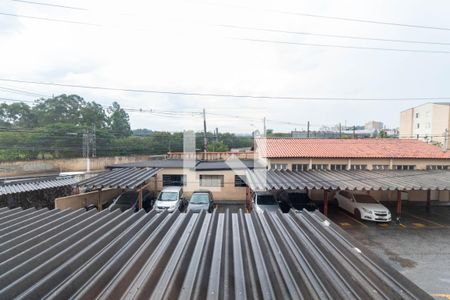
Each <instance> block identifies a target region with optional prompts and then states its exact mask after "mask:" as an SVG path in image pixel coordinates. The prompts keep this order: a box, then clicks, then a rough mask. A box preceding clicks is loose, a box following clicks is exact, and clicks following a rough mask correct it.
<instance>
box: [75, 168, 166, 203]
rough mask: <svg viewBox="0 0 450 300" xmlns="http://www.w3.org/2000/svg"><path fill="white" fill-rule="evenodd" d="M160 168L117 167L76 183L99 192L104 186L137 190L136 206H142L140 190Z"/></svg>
mask: <svg viewBox="0 0 450 300" xmlns="http://www.w3.org/2000/svg"><path fill="white" fill-rule="evenodd" d="M159 170H161V168H134V167H130V168H118V169H112V170H108V171H105V172H102V173H100V174H99V175H97V176H95V177H92V178H88V179H85V180H83V181H80V182H79V183H78V186H79V187H85V188H88V189H92V190H99V192H101V190H102V189H104V188H116V189H132V190H136V191H137V192H138V195H139V196H138V207H139V208H142V190H143V189H144V188H145V187H146V186H147V184H146V183H147V181H148V180H149V179H150V178H151V177H153V176H155V175H156V174H157V173H158V171H159Z"/></svg>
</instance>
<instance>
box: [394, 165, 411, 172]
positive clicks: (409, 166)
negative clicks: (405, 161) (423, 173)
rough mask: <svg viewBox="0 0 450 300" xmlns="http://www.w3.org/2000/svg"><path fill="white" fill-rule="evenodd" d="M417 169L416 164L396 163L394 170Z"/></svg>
mask: <svg viewBox="0 0 450 300" xmlns="http://www.w3.org/2000/svg"><path fill="white" fill-rule="evenodd" d="M415 169H416V166H415V165H395V166H394V170H401V171H411V170H415Z"/></svg>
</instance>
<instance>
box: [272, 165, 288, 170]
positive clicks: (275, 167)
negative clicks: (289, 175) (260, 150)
mask: <svg viewBox="0 0 450 300" xmlns="http://www.w3.org/2000/svg"><path fill="white" fill-rule="evenodd" d="M287 166H288V165H287V164H271V165H270V169H272V170H287Z"/></svg>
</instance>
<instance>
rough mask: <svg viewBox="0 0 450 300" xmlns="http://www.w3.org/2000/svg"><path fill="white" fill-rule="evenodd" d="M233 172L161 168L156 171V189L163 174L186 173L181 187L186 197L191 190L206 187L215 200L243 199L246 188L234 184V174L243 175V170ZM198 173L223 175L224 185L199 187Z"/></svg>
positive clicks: (159, 186) (161, 181)
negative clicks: (184, 182)
mask: <svg viewBox="0 0 450 300" xmlns="http://www.w3.org/2000/svg"><path fill="white" fill-rule="evenodd" d="M237 172H238V173H235V172H234V171H231V170H226V171H223V170H222V171H193V170H189V169H188V170H183V169H181V168H180V169H163V170H161V171H160V172H158V174H157V176H156V180H157V182H156V184H157V191H158V192H159V191H161V190H162V188H163V180H162V178H163V175H164V174H168V175H169V174H172V175H181V174H185V175H186V181H187V183H186V186H184V187H183V190H184V194H185V196H186V197H188V198H189V197H190V196H191V194H192V192H193V191H196V190H201V189H206V190H210V191H211V192H212V193H213V197H214V200H216V201H245V196H246V194H245V193H246V188H245V187H235V186H234V175H236V174H240V175H244V174H245V171H237ZM200 175H223V176H224V186H223V187H200Z"/></svg>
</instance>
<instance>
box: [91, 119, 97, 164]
mask: <svg viewBox="0 0 450 300" xmlns="http://www.w3.org/2000/svg"><path fill="white" fill-rule="evenodd" d="M91 141H92V157H97V137H96V128H95V124H94V132H93V133H92V137H91Z"/></svg>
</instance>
